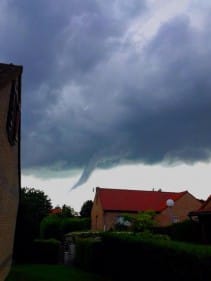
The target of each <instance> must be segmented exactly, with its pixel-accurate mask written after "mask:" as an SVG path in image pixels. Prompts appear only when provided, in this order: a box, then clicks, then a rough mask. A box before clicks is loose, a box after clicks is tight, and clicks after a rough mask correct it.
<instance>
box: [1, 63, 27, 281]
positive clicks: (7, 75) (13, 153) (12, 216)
mask: <svg viewBox="0 0 211 281" xmlns="http://www.w3.org/2000/svg"><path fill="white" fill-rule="evenodd" d="M21 76H22V66H16V65H13V64H0V280H1V281H3V280H5V278H6V276H7V274H8V272H9V270H10V265H11V262H12V255H13V242H14V234H15V226H16V216H17V209H18V202H19V188H20V117H21V116H20V114H21V112H20V106H21Z"/></svg>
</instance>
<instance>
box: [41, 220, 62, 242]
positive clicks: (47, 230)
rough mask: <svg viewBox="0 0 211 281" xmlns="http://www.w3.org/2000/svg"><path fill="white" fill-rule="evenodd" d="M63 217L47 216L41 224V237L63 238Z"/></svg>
mask: <svg viewBox="0 0 211 281" xmlns="http://www.w3.org/2000/svg"><path fill="white" fill-rule="evenodd" d="M60 224H61V218H59V217H58V216H56V215H50V216H47V217H45V218H44V219H43V220H42V221H41V224H40V237H41V238H42V239H51V238H54V239H58V240H60V239H61V231H60Z"/></svg>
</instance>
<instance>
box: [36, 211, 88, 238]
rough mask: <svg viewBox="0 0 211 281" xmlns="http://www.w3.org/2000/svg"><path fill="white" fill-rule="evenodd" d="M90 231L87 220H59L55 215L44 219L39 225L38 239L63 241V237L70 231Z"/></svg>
mask: <svg viewBox="0 0 211 281" xmlns="http://www.w3.org/2000/svg"><path fill="white" fill-rule="evenodd" d="M88 229H90V219H89V218H61V217H58V216H56V215H50V216H48V217H45V218H44V219H43V220H42V222H41V224H40V237H41V238H42V239H50V238H54V239H58V240H61V241H62V240H63V239H64V235H65V234H66V233H68V232H72V231H81V230H88Z"/></svg>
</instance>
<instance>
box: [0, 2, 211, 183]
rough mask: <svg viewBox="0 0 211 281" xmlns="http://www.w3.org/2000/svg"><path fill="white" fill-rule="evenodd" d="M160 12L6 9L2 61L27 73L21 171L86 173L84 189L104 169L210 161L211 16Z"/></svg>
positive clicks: (66, 5) (115, 6)
mask: <svg viewBox="0 0 211 281" xmlns="http://www.w3.org/2000/svg"><path fill="white" fill-rule="evenodd" d="M193 2H194V1H193ZM58 3H59V4H58ZM153 3H154V2H153V1H146V2H144V1H138V0H137V1H136V0H133V1H131V0H130V1H126V0H124V1H123V0H122V1H106V2H104V1H97V0H96V1H94V0H89V1H73V0H72V1H65V0H63V1H59V2H58V1H43V0H42V1H41V0H40V1H36V2H33V3H31V2H30V1H27V0H25V1H21V4H20V3H19V1H5V2H4V1H3V2H2V4H0V14H1V15H2V25H1V27H0V29H1V33H0V34H1V35H0V42H1V43H0V44H1V45H0V47H1V60H2V61H4V62H13V63H19V64H23V66H24V72H23V103H22V167H23V170H27V169H30V171H32V170H33V169H34V170H36V169H38V168H40V167H42V168H43V167H46V168H47V169H54V168H55V167H57V169H59V170H68V169H80V170H83V172H82V175H81V178H80V179H79V182H78V183H76V184H75V186H74V187H77V186H78V185H80V184H82V183H84V182H85V181H86V180H87V179H88V178H89V176H90V175H91V173H92V172H93V170H94V169H95V168H97V167H100V168H109V167H113V166H116V165H120V164H123V163H147V164H155V163H160V162H165V163H169V164H173V163H176V162H186V163H190V164H192V163H195V162H197V161H210V156H211V130H210V128H211V126H210V122H211V121H210V120H211V79H210V73H211V62H210V57H211V36H210V35H211V30H210V29H211V28H210V26H211V20H210V17H209V16H208V15H209V12H208V11H210V8H211V7H210V5H209V4H207V5H205V4H203V5H202V4H201V5H200V4H197V5H196V4H193V5H191V4H190V5H188V6H187V7H186V8H184V10H181V9H180V10H178V11H177V12H175V13H173V14H172V15H171V16H169V15H167V16H166V15H165V13H164V12H163V13H162V17H161V19H162V20H159V17H155V18H153V17H154V16H155V11H154V10H153V9H154V8H153V5H155V3H154V4H153ZM164 11H165V9H164ZM153 19H154V21H156V20H157V25H156V24H151V22H152V21H153ZM155 25H156V28H155ZM58 167H59V168H58Z"/></svg>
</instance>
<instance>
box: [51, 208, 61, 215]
mask: <svg viewBox="0 0 211 281" xmlns="http://www.w3.org/2000/svg"><path fill="white" fill-rule="evenodd" d="M61 213H62V209H61V208H60V207H55V208H53V209H52V210H51V211H50V214H52V215H60V214H61Z"/></svg>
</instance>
